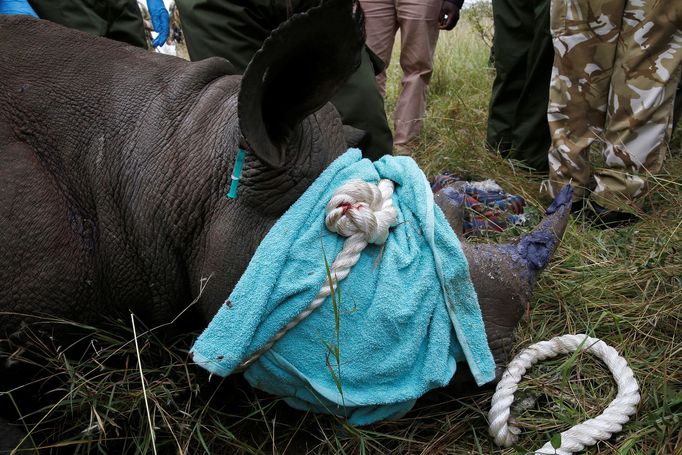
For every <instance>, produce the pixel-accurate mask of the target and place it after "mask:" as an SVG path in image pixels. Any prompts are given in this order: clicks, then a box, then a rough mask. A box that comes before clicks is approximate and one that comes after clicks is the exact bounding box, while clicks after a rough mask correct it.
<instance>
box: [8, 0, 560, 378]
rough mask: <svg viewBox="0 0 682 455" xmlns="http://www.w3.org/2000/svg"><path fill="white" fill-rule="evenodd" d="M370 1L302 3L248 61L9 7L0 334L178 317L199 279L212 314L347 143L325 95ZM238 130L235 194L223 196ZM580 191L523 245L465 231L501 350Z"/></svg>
mask: <svg viewBox="0 0 682 455" xmlns="http://www.w3.org/2000/svg"><path fill="white" fill-rule="evenodd" d="M361 14H362V13H361V11H360V9H359V8H357V7H355V8H354V7H353V5H351V3H350V2H347V1H344V0H329V1H328V2H326V3H325V5H324V6H323V7H320V8H317V9H315V10H311V11H310V12H309V13H307V14H304V15H300V16H296V17H294V18H292V19H291V20H290V21H288V22H287V23H285V24H283V25H282V26H281V27H280V28H279V29H278V30H276V31H275V32H273V35H272V36H271V37H270V38H269V39H268V40H267V41H266V42H265V43H264V45H263V49H261V51H259V53H258V54H257V55H256V56H255V57H254V60H253V61H252V63H251V64H250V65H249V68H247V70H246V72H245V74H244V76H243V77H241V76H234V75H232V74H231V73H232V69H231V66H230V64H229V63H228V62H226V61H224V60H221V59H208V60H204V61H201V62H198V63H189V62H186V61H183V60H180V59H177V58H173V57H168V56H162V55H159V54H154V53H149V52H145V51H143V50H138V49H135V48H132V47H129V46H126V45H123V44H120V43H116V42H113V41H109V40H106V39H101V38H95V37H92V36H89V35H85V34H83V33H80V32H77V31H73V30H68V29H65V28H62V27H60V26H57V25H54V24H51V23H48V22H44V21H37V20H34V19H31V18H28V17H23V16H18V17H2V16H0V187H1V188H2V192H1V193H0V312H2V314H3V315H2V316H1V317H0V340H1V339H3V338H7V337H9V336H11V335H12V334H13V333H14V332H16V331H17V329H18V327H19V326H20V323H22V322H23V321H26V320H28V319H30V316H40V315H46V316H50V317H56V318H64V319H68V320H73V321H77V322H80V323H84V324H89V325H97V324H99V323H102V322H103V321H107V320H111V319H113V318H114V317H116V316H118V315H125V314H127V313H128V312H133V313H135V314H136V315H137V316H139V317H141V318H142V319H143V320H144V321H145V322H146V323H147V324H148V325H149V326H155V325H159V324H163V323H167V322H169V321H170V320H172V319H173V318H174V317H175V316H177V315H178V314H179V313H180V312H181V311H182V310H183V309H184V308H185V307H187V305H188V303H189V302H191V301H192V300H193V299H194V298H195V297H197V296H198V295H199V294H200V290H201V289H202V286H203V285H205V288H203V292H201V298H200V299H199V300H198V302H197V304H196V305H195V306H193V307H192V310H191V311H195V313H194V315H193V317H192V318H190V320H192V321H193V323H194V324H196V325H195V327H192V328H200V327H201V326H204V325H205V324H206V323H207V322H208V321H209V320H210V318H211V317H212V316H213V314H214V313H215V312H216V310H217V308H218V306H219V305H220V304H222V302H223V300H224V298H225V296H226V295H228V294H229V292H230V290H231V289H232V288H233V286H234V285H235V284H236V282H237V281H238V279H239V277H240V276H241V274H242V272H243V271H244V270H245V269H246V266H247V265H248V261H249V259H250V257H251V256H252V255H253V253H254V251H255V249H256V247H257V246H258V244H259V242H260V241H261V239H262V238H263V237H264V236H265V235H266V233H267V232H268V230H269V229H270V227H271V226H272V225H273V224H274V222H275V221H276V220H277V219H278V217H279V216H281V214H283V213H284V211H285V210H286V209H287V208H288V207H289V206H290V205H291V203H292V202H293V201H295V200H296V199H297V198H298V197H299V196H300V195H301V194H302V193H303V192H304V191H305V189H306V188H307V187H308V186H309V184H310V183H311V182H312V181H313V180H314V179H315V178H316V177H317V176H318V175H319V174H320V173H321V172H322V170H323V169H325V168H326V167H327V166H328V165H329V164H330V163H331V162H332V161H333V160H334V159H335V158H336V157H337V156H339V155H340V154H341V153H343V152H344V151H345V150H346V148H347V134H344V128H343V126H342V124H341V121H340V118H339V116H338V114H337V112H336V111H335V110H334V108H333V107H332V106H331V105H330V104H329V103H328V100H329V98H330V97H331V96H332V94H333V93H334V91H335V90H336V88H337V87H338V86H339V85H340V84H341V83H343V81H344V80H345V78H346V77H347V76H348V75H349V74H350V73H351V72H352V71H353V70H354V68H355V66H356V65H357V64H358V63H359V60H358V55H359V49H360V48H361V46H362V43H363V39H364V36H363V33H362V28H361V25H362V17H361ZM342 18H343V19H342ZM46 43H51V44H46ZM240 147H241V148H245V149H247V150H248V152H249V153H248V155H247V159H246V162H245V164H244V171H243V174H242V179H241V181H240V186H239V193H238V194H239V196H238V197H237V198H236V199H227V198H226V197H225V193H226V192H227V190H228V188H229V184H230V176H231V174H232V170H233V166H234V162H235V156H236V153H237V150H238V149H239V148H240ZM568 203H570V196H569V197H568V200H567V201H564V202H562V203H561V204H559V205H558V206H557V209H555V210H554V212H553V213H552V214H551V215H550V216H549V217H548V218H547V219H546V220H545V222H544V224H543V225H542V226H540V228H539V229H538V230H537V231H536V232H534V233H531V234H530V235H529V236H528V237H527V238H526V239H525V240H522V241H521V242H520V243H519V244H515V245H502V246H499V245H466V244H465V245H464V249H465V253H466V255H467V258H468V259H469V262H470V270H471V275H472V279H473V282H474V285H475V287H476V290H477V292H478V295H479V300H480V303H481V306H482V310H483V316H484V320H485V323H486V330H487V333H488V338H489V342H490V345H491V347H492V348H493V353H494V355H495V358H496V361H498V362H499V363H500V364H502V363H503V362H504V361H505V356H506V354H507V352H508V349H509V347H510V345H511V340H512V333H513V329H514V327H515V326H516V325H517V323H518V321H519V320H520V318H521V316H522V315H523V313H524V312H525V310H526V309H527V307H528V303H529V299H530V296H531V290H532V284H533V283H534V280H535V276H536V274H537V272H538V271H539V270H540V269H542V267H544V265H545V264H546V262H547V260H548V258H549V255H551V252H552V251H553V249H554V248H555V246H556V243H557V241H558V238H559V237H560V235H561V233H562V232H563V228H564V227H565V223H566V217H567V214H568V210H567V204H568ZM445 212H446V214H448V210H445ZM451 222H454V220H452V219H451ZM524 242H525V244H526V247H524V246H523V245H524ZM529 243H531V244H534V245H535V247H534V248H535V249H534V250H533V251H535V250H537V249H540V250H543V249H544V251H545V253H546V254H545V256H544V259H543V261H540V262H538V261H535V262H534V261H533V260H532V259H533V258H532V257H530V256H529V253H528V252H529V251H530V250H529V249H528V248H527V245H528V244H529ZM531 256H532V255H531ZM207 278H210V279H208V281H206V279H207ZM0 368H2V366H0Z"/></svg>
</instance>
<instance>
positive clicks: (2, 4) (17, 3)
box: [0, 0, 38, 17]
mask: <svg viewBox="0 0 682 455" xmlns="http://www.w3.org/2000/svg"><path fill="white" fill-rule="evenodd" d="M0 14H28V15H29V16H33V17H38V15H37V14H36V12H35V11H33V8H31V5H29V4H28V2H27V1H26V0H0Z"/></svg>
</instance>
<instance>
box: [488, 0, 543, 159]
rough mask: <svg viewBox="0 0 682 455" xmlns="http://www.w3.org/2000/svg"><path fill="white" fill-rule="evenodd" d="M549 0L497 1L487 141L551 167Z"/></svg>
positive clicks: (510, 155)
mask: <svg viewBox="0 0 682 455" xmlns="http://www.w3.org/2000/svg"><path fill="white" fill-rule="evenodd" d="M549 6H550V1H549V0H493V23H494V26H495V36H494V39H493V45H494V49H495V71H496V76H495V81H494V82H493V89H492V96H491V99H490V109H489V114H488V130H487V142H488V145H489V146H490V147H491V148H492V149H493V150H498V151H499V152H500V153H501V154H502V155H503V156H505V157H508V158H514V159H517V160H519V161H522V162H524V163H525V164H527V165H528V166H530V167H532V168H535V169H536V170H538V171H546V170H547V169H548V164H547V153H548V151H549V146H550V135H549V126H548V123H547V104H548V99H549V81H550V77H551V74H552V62H553V60H554V47H553V45H552V36H551V34H550V29H549Z"/></svg>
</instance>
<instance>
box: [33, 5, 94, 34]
mask: <svg viewBox="0 0 682 455" xmlns="http://www.w3.org/2000/svg"><path fill="white" fill-rule="evenodd" d="M29 4H30V5H31V7H32V8H33V9H34V10H35V12H36V13H37V14H38V17H39V18H41V19H45V20H48V21H51V22H55V23H57V24H59V25H63V26H64V27H69V28H73V29H76V30H80V31H82V32H85V33H90V34H92V35H96V36H104V35H105V34H106V31H107V21H106V19H105V18H104V16H103V15H102V14H101V13H102V12H103V11H99V10H100V9H101V8H98V0H64V1H59V2H57V1H54V0H29Z"/></svg>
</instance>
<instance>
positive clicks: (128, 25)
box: [29, 0, 147, 49]
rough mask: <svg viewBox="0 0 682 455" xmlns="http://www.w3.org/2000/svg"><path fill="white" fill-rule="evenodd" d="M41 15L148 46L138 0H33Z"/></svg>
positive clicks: (41, 16)
mask: <svg viewBox="0 0 682 455" xmlns="http://www.w3.org/2000/svg"><path fill="white" fill-rule="evenodd" d="M29 3H30V4H31V6H32V7H33V9H34V10H35V12H36V13H37V14H38V17H40V18H41V19H45V20H48V21H51V22H55V23H57V24H60V25H63V26H65V27H69V28H74V29H76V30H80V31H82V32H86V33H91V34H93V35H97V36H103V37H106V38H110V39H113V40H116V41H122V42H124V43H128V44H131V45H133V46H138V47H142V48H145V49H146V48H147V41H146V39H145V35H144V24H143V22H142V14H141V13H140V8H139V7H138V6H137V2H136V1H135V0H59V1H57V0H29Z"/></svg>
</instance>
